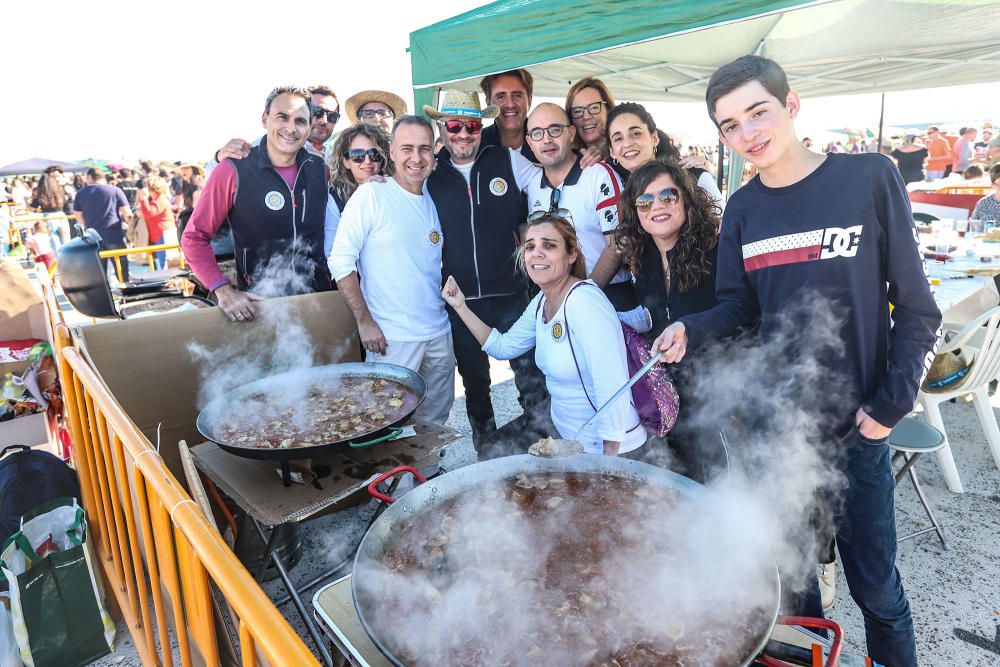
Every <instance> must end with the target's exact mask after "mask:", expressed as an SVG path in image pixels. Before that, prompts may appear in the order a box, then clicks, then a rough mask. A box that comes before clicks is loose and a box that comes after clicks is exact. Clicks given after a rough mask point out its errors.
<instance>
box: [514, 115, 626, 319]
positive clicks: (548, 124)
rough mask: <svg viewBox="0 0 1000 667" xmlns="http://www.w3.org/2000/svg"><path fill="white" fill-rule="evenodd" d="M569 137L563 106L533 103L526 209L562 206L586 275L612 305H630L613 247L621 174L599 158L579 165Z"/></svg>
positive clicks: (571, 134) (572, 135) (572, 130)
mask: <svg viewBox="0 0 1000 667" xmlns="http://www.w3.org/2000/svg"><path fill="white" fill-rule="evenodd" d="M575 137H576V128H575V127H573V124H572V123H570V121H569V117H567V115H566V111H565V110H564V109H562V108H561V107H559V106H557V105H555V104H550V103H548V102H546V103H543V104H539V105H538V106H537V107H535V109H534V111H532V112H531V114H530V115H529V116H528V133H527V139H528V145H529V146H531V150H532V151H533V152H534V153H535V156H537V158H538V161H539V162H540V163H541V165H542V170H543V171H542V173H541V175H540V176H539V177H537V178H535V179H534V180H532V182H531V183H530V185H529V186H528V191H527V194H528V211H529V212H530V214H536V213H537V212H538V211H544V212H553V213H556V212H558V211H559V210H560V209H564V210H565V211H568V213H562V214H560V215H563V216H564V217H568V218H569V219H570V220H571V222H572V223H573V226H574V227H575V228H576V233H577V236H578V237H579V239H580V247H581V249H582V250H583V257H584V260H585V261H586V264H587V277H589V278H590V279H591V280H593V281H594V282H595V283H597V285H598V286H599V287H600V288H601V289H603V290H604V293H605V295H606V296H607V297H608V299H609V300H610V301H611V303H612V305H614V307H615V310H618V311H627V310H632V309H633V308H635V307H636V306H637V305H638V302H637V301H636V298H635V291H634V290H633V288H632V283H631V282H630V281H629V279H628V274H627V273H626V272H625V271H624V270H623V269H622V268H621V258H620V257H619V256H618V253H617V252H616V250H615V247H614V231H615V230H616V229H617V228H618V200H619V198H620V196H621V189H622V184H621V180H620V179H619V178H618V175H617V174H616V173H615V172H614V170H613V169H612V168H611V167H609V166H608V165H607V164H605V163H603V162H599V163H597V164H595V165H592V166H590V167H586V168H582V167H581V166H580V157H579V156H578V155H577V154H576V153H575V152H574V151H573V140H574V138H575ZM514 157H515V160H516V159H518V157H519V156H517V155H515V156H514Z"/></svg>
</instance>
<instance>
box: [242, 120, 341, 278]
mask: <svg viewBox="0 0 1000 667" xmlns="http://www.w3.org/2000/svg"><path fill="white" fill-rule="evenodd" d="M295 163H296V165H297V167H298V173H297V174H296V176H295V181H294V184H293V185H294V187H293V188H291V189H290V188H289V187H288V184H287V183H286V182H285V179H284V178H282V176H281V174H280V173H278V171H277V170H276V169H275V168H274V166H273V165H272V164H271V160H270V158H268V155H267V138H266V137H265V138H264V139H262V140H261V142H260V145H259V146H254V147H253V148H252V149H251V150H250V154H249V155H248V156H247V157H246V158H245V159H243V160H232V164H233V166H234V167H235V169H236V194H235V196H234V198H233V206H232V208H231V209H230V211H229V217H228V220H229V223H230V226H231V227H232V230H233V243H234V246H235V255H236V269H237V281H238V284H239V288H240V289H241V290H248V289H252V288H254V287H255V286H260V283H261V281H262V280H267V281H268V282H271V281H274V282H273V283H271V285H270V286H269V288H270V289H268V290H267V291H268V292H272V293H276V294H281V295H287V294H301V293H307V292H322V291H326V290H329V289H331V280H330V270H329V268H328V267H327V263H326V257H324V256H323V235H324V221H325V218H326V198H327V189H326V173H325V170H324V168H323V162H322V160H320V159H319V158H317V157H315V156H312V155H310V154H309V153H308V152H306V151H305V150H300V151H299V153H298V155H297V156H296V158H295Z"/></svg>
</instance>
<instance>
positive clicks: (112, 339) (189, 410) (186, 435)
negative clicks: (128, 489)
mask: <svg viewBox="0 0 1000 667" xmlns="http://www.w3.org/2000/svg"><path fill="white" fill-rule="evenodd" d="M259 305H260V313H259V315H258V317H257V319H256V320H255V321H253V322H245V323H242V322H231V321H229V319H228V318H226V316H225V315H224V314H223V312H222V311H221V310H219V309H218V308H206V309H202V310H197V311H190V312H183V313H168V314H164V315H157V316H156V317H145V318H137V319H131V320H122V321H111V322H102V323H100V324H94V325H90V326H83V327H75V328H74V330H73V334H74V338H76V339H77V341H78V343H79V347H80V349H81V353H82V354H83V355H84V357H85V358H86V359H87V360H88V361H89V362H90V365H91V366H92V367H93V368H94V370H95V371H96V372H97V374H98V375H100V377H101V379H102V380H103V381H104V384H105V385H106V386H107V387H108V389H109V390H110V392H111V394H112V395H113V396H114V397H115V399H116V400H117V401H118V403H119V404H120V405H121V406H122V408H123V410H124V412H125V414H126V415H128V417H129V418H130V419H131V420H132V423H134V424H135V425H136V427H137V428H138V429H139V430H140V431H142V433H143V434H144V435H145V436H146V438H147V439H148V440H149V442H150V444H151V446H152V447H154V448H155V447H156V446H157V440H159V451H160V455H161V456H162V457H163V459H164V461H165V462H166V464H167V466H168V467H169V468H170V470H171V472H173V474H174V476H175V477H176V478H177V479H178V480H183V479H184V473H183V470H182V468H181V464H180V455H179V453H178V450H177V443H178V442H179V441H180V440H185V441H187V443H188V444H189V445H191V446H193V445H194V444H196V443H198V442H201V441H202V440H204V438H202V437H201V435H200V434H199V433H198V429H197V427H196V426H195V421H196V420H197V418H198V413H199V411H200V409H201V405H200V404H199V396H200V395H203V393H206V392H210V391H211V390H212V386H213V385H214V384H217V382H216V380H214V379H213V378H212V377H211V376H208V377H206V376H205V373H204V372H203V371H204V370H205V369H207V368H209V367H210V366H213V365H214V366H218V367H219V369H220V370H219V373H218V374H219V375H223V374H227V373H229V372H230V371H233V375H235V376H238V377H242V378H244V379H243V382H249V381H251V380H252V379H256V378H254V377H253V374H254V372H255V371H259V376H260V377H263V376H266V375H271V374H274V373H277V372H280V371H281V370H282V368H280V367H274V366H273V365H271V366H270V367H268V364H267V360H268V356H269V355H270V357H271V358H272V359H274V360H277V361H279V362H280V361H282V360H284V361H288V360H291V361H292V362H299V361H301V362H302V365H313V364H309V363H305V361H306V359H307V358H311V359H312V361H313V362H314V364H329V363H336V362H346V361H358V360H360V359H361V346H360V343H359V340H358V333H357V326H356V325H355V323H354V317H353V315H351V312H350V310H349V309H348V308H347V305H346V304H345V303H344V300H343V298H342V297H341V296H340V294H339V293H338V292H323V293H319V294H306V295H302V296H293V297H283V298H278V299H269V300H267V301H262V302H260V304H259ZM310 345H311V348H312V349H311V350H308V349H306V348H307V347H309V346H310ZM282 346H287V347H288V348H289V349H284V348H282ZM193 349H194V350H196V352H193V351H192V350H193ZM206 384H207V385H208V386H206ZM237 386H238V385H237ZM221 389H222V387H219V390H221ZM229 389H235V386H232V387H229Z"/></svg>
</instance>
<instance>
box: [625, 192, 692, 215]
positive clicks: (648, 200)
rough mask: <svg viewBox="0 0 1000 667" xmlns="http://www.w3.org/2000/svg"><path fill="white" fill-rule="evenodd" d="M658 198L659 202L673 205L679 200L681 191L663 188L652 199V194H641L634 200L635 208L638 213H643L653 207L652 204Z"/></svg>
mask: <svg viewBox="0 0 1000 667" xmlns="http://www.w3.org/2000/svg"><path fill="white" fill-rule="evenodd" d="M657 197H659V199H660V202H661V203H664V204H673V203H674V202H676V201H679V200H680V198H681V191H680V190H678V189H677V188H663V189H662V190H660V191H659V192H657V193H656V196H655V197H654V196H653V194H652V193H649V192H647V193H645V194H641V195H639V196H638V197H636V198H635V207H636V208H637V209H639V210H640V211H645V210H647V209H650V208H652V207H653V202H654V201H656V198H657Z"/></svg>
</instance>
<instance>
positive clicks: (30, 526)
mask: <svg viewBox="0 0 1000 667" xmlns="http://www.w3.org/2000/svg"><path fill="white" fill-rule="evenodd" d="M86 540H87V519H86V514H85V513H84V511H83V509H82V508H81V507H80V506H79V505H77V504H76V499H75V498H56V499H54V500H51V501H49V502H47V503H43V504H42V505H39V506H38V507H36V508H35V509H33V510H32V511H30V512H28V513H27V514H25V515H24V516H23V517H21V530H20V531H18V532H16V533H14V534H13V535H11V536H10V538H8V539H7V541H6V542H5V543H4V545H3V550H2V551H0V574H2V575H3V577H4V578H6V579H7V581H8V582H9V583H10V607H11V609H10V610H11V616H12V617H13V625H14V637H15V639H16V640H17V645H18V647H19V649H20V651H21V660H22V661H24V664H25V665H27V666H28V667H50V666H51V667H70V666H71V665H85V664H87V663H89V662H91V661H93V660H95V659H97V658H99V657H101V656H103V655H106V654H108V653H109V652H110V651H111V647H112V646H113V644H114V638H115V624H114V621H112V620H111V616H110V615H109V614H108V612H107V609H106V608H105V605H104V597H103V587H102V585H101V582H100V578H99V577H100V573H99V572H98V571H97V568H96V567H95V566H94V563H93V561H92V558H91V555H90V550H89V549H88V548H87V545H86Z"/></svg>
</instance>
